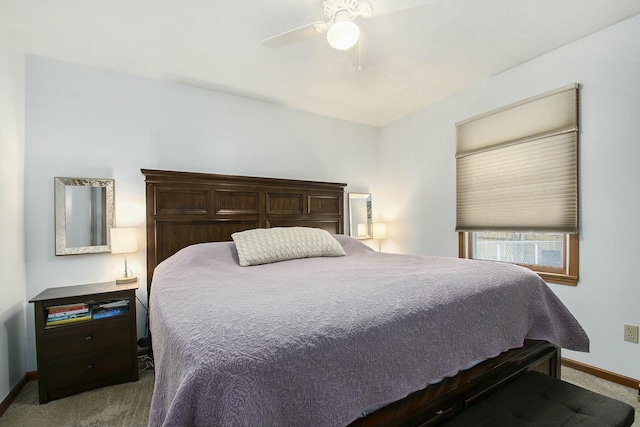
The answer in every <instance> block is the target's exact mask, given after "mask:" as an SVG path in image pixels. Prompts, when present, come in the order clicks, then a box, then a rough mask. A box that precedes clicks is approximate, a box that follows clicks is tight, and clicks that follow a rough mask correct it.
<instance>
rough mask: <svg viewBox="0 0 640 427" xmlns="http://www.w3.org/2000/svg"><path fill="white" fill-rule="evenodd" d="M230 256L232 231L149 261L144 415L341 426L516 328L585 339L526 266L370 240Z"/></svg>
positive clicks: (582, 346)
mask: <svg viewBox="0 0 640 427" xmlns="http://www.w3.org/2000/svg"><path fill="white" fill-rule="evenodd" d="M336 238H337V239H338V240H339V241H340V243H341V244H342V245H343V246H344V248H345V251H346V253H347V256H344V257H337V258H308V259H299V260H292V261H284V262H278V263H273V264H267V265H260V266H254V267H240V266H239V264H238V258H237V254H236V251H235V246H234V244H233V243H231V242H223V243H205V244H200V245H194V246H191V247H188V248H185V249H183V250H182V251H180V252H178V253H177V254H175V255H174V256H173V257H171V258H169V259H167V260H166V261H164V262H163V263H161V264H160V265H159V266H158V267H157V268H156V270H155V273H154V278H153V288H152V292H151V300H150V316H151V320H150V325H151V332H152V337H153V351H154V357H155V366H156V380H155V381H156V382H155V388H154V392H153V400H152V405H151V413H150V417H149V425H150V426H160V425H166V426H204V425H207V426H214V425H215V426H251V427H256V426H313V427H318V426H343V425H346V424H348V423H350V422H351V421H353V420H354V419H356V418H358V417H359V416H360V415H361V414H362V413H363V411H365V410H367V409H368V408H372V407H375V406H376V405H381V404H387V403H390V402H392V401H395V400H398V399H401V398H403V397H405V396H407V395H408V394H409V393H411V392H413V391H416V390H419V389H422V388H424V387H426V386H427V385H428V384H430V383H433V382H435V381H438V380H440V379H442V378H443V377H446V376H453V375H455V374H456V373H457V372H458V371H459V370H461V369H463V368H466V367H469V366H470V365H471V364H472V363H474V362H475V361H478V360H481V359H486V358H490V357H493V356H496V355H498V354H499V353H501V352H503V351H506V350H508V349H511V348H516V347H520V346H521V345H522V343H523V340H524V339H525V338H531V339H538V340H546V341H549V342H551V343H553V344H556V345H558V346H560V347H563V348H568V349H572V350H577V351H588V347H589V340H588V338H587V336H586V334H585V332H584V331H583V329H582V328H581V327H580V325H579V324H578V322H577V321H576V319H575V318H574V317H573V316H572V315H571V313H570V312H569V311H568V310H567V308H566V307H565V306H564V305H563V304H562V303H561V302H560V301H559V299H558V298H557V297H556V296H555V294H554V293H553V292H552V291H551V290H550V289H549V288H548V286H547V285H546V284H545V283H544V282H543V281H542V280H541V279H540V278H539V277H538V276H537V275H536V274H534V273H532V272H531V271H530V270H528V269H525V268H521V267H518V266H514V265H509V264H501V263H493V262H486V261H472V260H464V259H456V258H440V257H427V256H413V255H396V254H385V253H377V252H373V251H372V250H370V249H369V248H368V247H366V246H365V245H363V244H361V243H360V242H358V241H357V240H354V239H351V238H349V237H346V236H336Z"/></svg>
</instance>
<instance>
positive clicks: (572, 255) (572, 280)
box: [458, 230, 580, 286]
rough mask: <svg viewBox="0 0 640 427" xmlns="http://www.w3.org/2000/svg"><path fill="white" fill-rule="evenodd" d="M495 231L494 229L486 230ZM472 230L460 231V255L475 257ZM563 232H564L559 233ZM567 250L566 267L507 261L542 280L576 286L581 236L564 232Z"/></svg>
mask: <svg viewBox="0 0 640 427" xmlns="http://www.w3.org/2000/svg"><path fill="white" fill-rule="evenodd" d="M486 231H494V230H486ZM472 233H473V232H472V231H460V232H458V257H459V258H467V259H475V258H473V257H472V251H471V248H472V246H473V236H472ZM558 234H563V233H558ZM564 236H565V237H564V239H563V241H564V245H565V251H564V254H563V260H564V267H563V268H553V267H545V266H538V265H531V264H518V263H510V262H508V261H500V262H506V263H509V264H516V265H520V266H522V267H526V268H528V269H530V270H532V271H534V272H535V273H537V274H538V275H539V276H540V277H541V278H542V280H544V281H545V282H550V283H557V284H560V285H570V286H576V285H577V284H578V259H579V257H578V247H579V240H580V239H579V237H578V235H577V234H564Z"/></svg>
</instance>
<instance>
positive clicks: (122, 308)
mask: <svg viewBox="0 0 640 427" xmlns="http://www.w3.org/2000/svg"><path fill="white" fill-rule="evenodd" d="M127 313H129V300H120V301H111V302H107V303H102V304H97V305H94V306H93V319H104V318H106V317H113V316H120V315H121V314H127Z"/></svg>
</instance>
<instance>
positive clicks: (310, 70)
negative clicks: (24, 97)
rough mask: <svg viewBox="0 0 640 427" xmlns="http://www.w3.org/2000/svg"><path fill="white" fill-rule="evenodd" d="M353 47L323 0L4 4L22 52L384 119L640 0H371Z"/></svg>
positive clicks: (557, 43) (363, 119)
mask: <svg viewBox="0 0 640 427" xmlns="http://www.w3.org/2000/svg"><path fill="white" fill-rule="evenodd" d="M371 3H372V4H373V10H374V16H373V17H372V18H370V19H368V20H365V19H363V18H360V19H358V20H357V21H356V22H357V23H358V25H359V26H360V27H361V29H362V32H363V37H362V45H361V48H362V50H361V61H360V62H361V64H362V65H363V70H362V71H361V72H358V71H357V64H358V61H357V55H356V53H357V49H353V50H352V51H347V52H340V51H336V50H334V49H332V48H331V47H329V45H328V44H327V41H326V38H325V37H324V35H318V36H316V37H312V38H307V39H302V40H299V41H296V42H293V43H288V44H284V45H282V46H279V47H275V48H274V47H267V46H265V45H264V44H262V43H261V41H262V40H264V39H266V38H268V37H271V36H273V35H276V34H279V33H281V32H284V31H287V30H290V29H292V28H295V27H299V26H301V25H304V24H307V23H310V22H314V21H318V20H322V18H323V14H322V5H321V0H234V1H223V0H55V1H53V0H0V26H1V27H2V30H3V31H4V32H6V33H7V35H8V37H9V40H10V41H12V42H14V43H16V44H17V45H19V46H20V47H21V48H23V49H24V50H25V51H26V52H27V53H33V54H37V55H41V56H46V57H50V58H56V59H61V60H65V61H70V62H75V63H80V64H86V65H90V66H95V67H100V68H105V69H108V70H114V71H119V72H124V73H128V74H133V75H140V76H146V77H151V78H154V79H161V80H168V81H172V82H178V83H184V84H190V85H194V86H199V87H203V88H207V89H212V90H216V91H219V92H224V93H230V94H234V95H239V96H244V97H248V98H252V99H257V100H261V101H266V102H271V103H275V104H278V105H283V106H286V107H289V108H293V109H298V110H302V111H307V112H311V113H315V114H320V115H324V116H329V117H336V118H340V119H344V120H349V121H353V122H357V123H364V124H369V125H373V126H382V125H385V124H387V123H389V122H391V121H394V120H396V119H398V118H401V117H404V116H406V115H408V114H411V113H413V112H415V111H417V110H419V109H421V108H423V107H425V106H427V105H429V104H432V103H434V102H436V101H438V100H440V99H443V98H446V97H447V96H450V95H451V94H453V93H455V92H458V91H461V90H463V89H464V88H466V87H468V86H470V85H473V84H475V83H477V82H479V81H481V80H483V79H486V78H488V77H490V76H492V75H495V74H497V73H500V72H501V71H504V70H506V69H509V68H511V67H513V66H515V65H518V64H521V63H523V62H525V61H528V60H530V59H532V58H535V57H537V56H539V55H542V54H544V53H546V52H549V51H551V50H553V49H556V48H558V47H561V46H563V45H566V44H567V43H570V42H572V41H574V40H577V39H579V38H582V37H584V36H586V35H588V34H591V33H593V32H596V31H598V30H600V29H602V28H605V27H607V26H610V25H612V24H615V23H617V22H620V21H622V20H624V19H627V18H629V17H631V16H634V15H636V14H638V13H640V1H638V0H371Z"/></svg>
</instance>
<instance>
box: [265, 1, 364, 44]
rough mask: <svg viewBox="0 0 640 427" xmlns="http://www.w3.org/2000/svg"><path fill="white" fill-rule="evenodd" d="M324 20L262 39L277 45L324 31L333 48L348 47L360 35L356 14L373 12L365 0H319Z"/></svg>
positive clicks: (354, 42)
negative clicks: (320, 0)
mask: <svg viewBox="0 0 640 427" xmlns="http://www.w3.org/2000/svg"><path fill="white" fill-rule="evenodd" d="M322 10H323V14H324V21H316V22H312V23H310V24H307V25H303V26H301V27H297V28H294V29H292V30H289V31H285V32H284V33H281V34H278V35H276V36H273V37H270V38H268V39H266V40H263V41H262V43H263V44H265V45H267V46H271V47H278V46H280V45H283V44H287V43H291V42H293V41H297V40H300V39H304V38H308V37H313V36H317V35H318V34H324V33H327V41H328V42H329V45H330V46H331V47H333V48H334V49H338V50H348V49H351V48H352V47H353V46H354V45H355V44H356V43H357V42H358V40H359V38H360V28H359V27H358V25H357V24H356V23H355V22H354V21H355V20H356V19H357V18H359V17H363V18H370V17H371V16H373V6H372V5H371V2H370V1H368V0H322Z"/></svg>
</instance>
